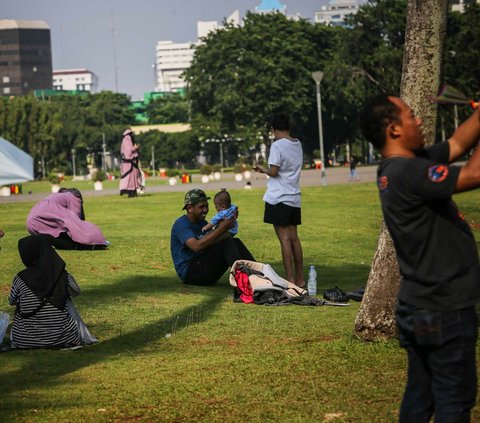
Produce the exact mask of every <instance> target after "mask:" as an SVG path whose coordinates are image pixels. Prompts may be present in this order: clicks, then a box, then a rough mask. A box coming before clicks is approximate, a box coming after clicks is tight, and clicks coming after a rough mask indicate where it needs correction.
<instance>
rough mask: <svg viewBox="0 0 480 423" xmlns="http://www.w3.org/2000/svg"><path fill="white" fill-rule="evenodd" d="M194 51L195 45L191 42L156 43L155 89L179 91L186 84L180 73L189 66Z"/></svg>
mask: <svg viewBox="0 0 480 423" xmlns="http://www.w3.org/2000/svg"><path fill="white" fill-rule="evenodd" d="M194 51H195V46H194V45H193V44H192V43H174V42H173V41H159V42H158V43H157V59H156V74H157V87H156V91H162V92H181V91H182V90H183V89H184V88H185V85H186V84H185V81H184V80H183V79H182V78H181V75H182V73H183V71H185V70H186V69H188V68H189V67H190V64H191V63H192V60H193V53H194Z"/></svg>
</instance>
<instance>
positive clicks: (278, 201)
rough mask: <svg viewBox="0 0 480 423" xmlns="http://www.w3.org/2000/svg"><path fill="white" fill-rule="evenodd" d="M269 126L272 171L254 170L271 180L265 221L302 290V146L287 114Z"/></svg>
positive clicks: (290, 275)
mask: <svg viewBox="0 0 480 423" xmlns="http://www.w3.org/2000/svg"><path fill="white" fill-rule="evenodd" d="M270 126H271V130H272V133H273V136H274V137H275V141H274V142H273V144H272V146H271V148H270V155H269V157H268V166H269V168H268V169H265V168H263V167H261V166H255V170H256V171H257V172H260V173H264V174H266V175H268V176H270V178H269V179H268V182H267V191H266V192H265V195H264V196H263V200H264V201H265V214H264V218H263V221H264V222H265V223H271V224H273V227H274V228H275V233H276V235H277V237H278V239H279V241H280V247H281V251H282V259H283V267H284V269H285V273H286V279H287V280H288V281H289V282H292V283H294V284H296V285H298V286H300V287H302V288H303V287H304V286H305V277H304V273H303V251H302V245H301V243H300V239H299V237H298V232H297V226H298V225H300V224H301V208H300V207H301V202H300V201H301V197H300V172H301V170H302V163H303V150H302V144H301V143H300V141H299V140H298V139H296V138H293V137H292V136H291V135H290V119H289V117H288V116H287V115H286V114H279V115H275V116H274V117H273V118H272V120H271V122H270Z"/></svg>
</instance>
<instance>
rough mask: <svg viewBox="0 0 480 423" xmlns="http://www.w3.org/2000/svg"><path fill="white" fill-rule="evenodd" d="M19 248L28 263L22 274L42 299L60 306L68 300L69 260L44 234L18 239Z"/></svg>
mask: <svg viewBox="0 0 480 423" xmlns="http://www.w3.org/2000/svg"><path fill="white" fill-rule="evenodd" d="M18 252H19V253H20V258H21V259H22V261H23V264H24V265H25V266H26V269H25V270H22V271H21V272H20V273H19V274H18V276H19V277H20V278H21V279H22V280H23V282H25V284H26V285H27V286H28V287H29V288H30V289H31V290H32V292H33V293H34V294H35V295H36V296H37V297H38V298H39V299H40V300H42V301H43V300H44V299H45V298H48V302H49V303H50V304H52V305H53V306H54V307H56V308H58V309H59V310H63V309H64V308H65V302H66V301H67V286H68V279H67V272H66V271H65V262H64V261H63V260H62V259H61V258H60V256H59V255H58V254H57V252H56V251H55V250H54V249H53V247H52V246H51V245H50V244H49V243H48V241H47V240H46V239H45V237H43V236H42V235H31V236H27V237H26V238H22V239H20V240H19V241H18Z"/></svg>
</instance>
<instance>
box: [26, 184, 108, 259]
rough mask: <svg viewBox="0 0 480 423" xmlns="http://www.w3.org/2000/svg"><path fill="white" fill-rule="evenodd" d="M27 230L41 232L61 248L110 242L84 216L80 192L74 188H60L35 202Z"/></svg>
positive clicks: (92, 247) (93, 247) (94, 246)
mask: <svg viewBox="0 0 480 423" xmlns="http://www.w3.org/2000/svg"><path fill="white" fill-rule="evenodd" d="M27 230H28V232H29V233H30V234H31V235H44V236H45V237H46V238H47V240H48V241H49V242H50V244H51V245H53V246H54V247H55V248H57V249H61V250H103V249H106V248H107V247H108V244H109V243H108V241H107V240H106V239H105V237H104V236H103V233H102V231H101V230H100V229H99V228H98V226H96V225H94V224H93V223H90V222H88V221H86V220H85V213H84V211H83V198H82V194H81V193H80V191H79V190H78V189H76V188H61V189H60V191H59V192H58V193H56V194H50V195H49V196H47V197H46V198H44V199H43V200H41V201H40V202H38V203H37V204H35V205H34V206H33V207H32V209H31V210H30V213H29V215H28V217H27Z"/></svg>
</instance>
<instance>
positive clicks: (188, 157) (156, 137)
mask: <svg viewBox="0 0 480 423" xmlns="http://www.w3.org/2000/svg"><path fill="white" fill-rule="evenodd" d="M136 141H137V143H139V144H140V146H141V149H140V159H141V161H142V163H145V164H146V163H150V160H149V159H150V157H149V155H150V152H151V150H152V147H153V148H154V152H155V162H156V163H155V166H156V168H158V167H160V166H167V167H176V166H177V164H178V165H180V166H185V167H188V168H192V167H194V165H195V158H196V156H197V154H198V152H199V150H200V144H199V142H198V139H197V137H196V136H195V135H194V134H193V133H192V132H191V131H186V132H180V133H173V134H170V133H164V132H159V131H148V132H145V133H143V134H139V135H138V136H137V137H136Z"/></svg>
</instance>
